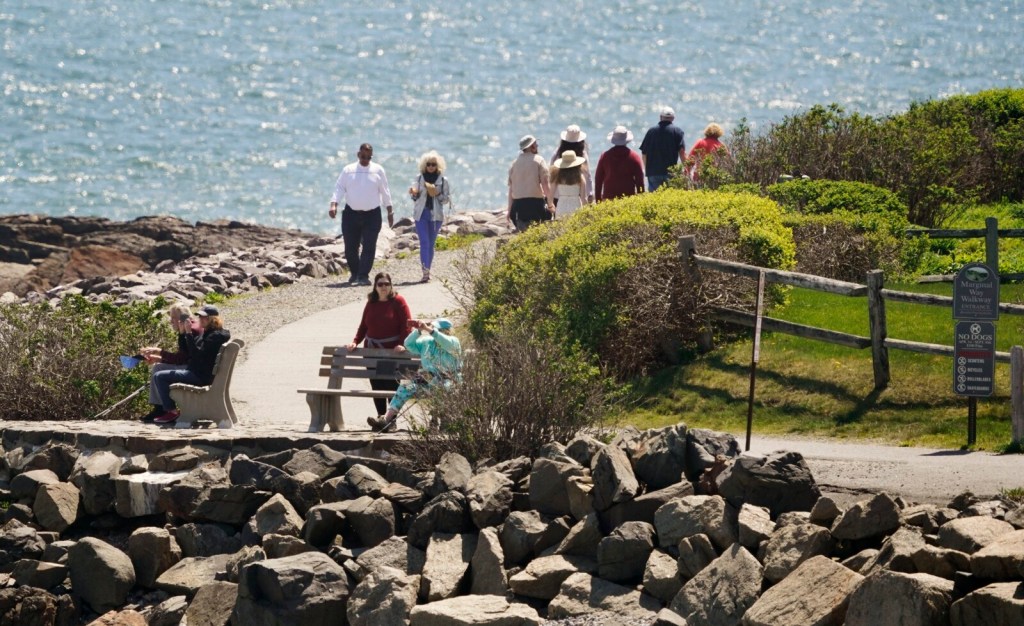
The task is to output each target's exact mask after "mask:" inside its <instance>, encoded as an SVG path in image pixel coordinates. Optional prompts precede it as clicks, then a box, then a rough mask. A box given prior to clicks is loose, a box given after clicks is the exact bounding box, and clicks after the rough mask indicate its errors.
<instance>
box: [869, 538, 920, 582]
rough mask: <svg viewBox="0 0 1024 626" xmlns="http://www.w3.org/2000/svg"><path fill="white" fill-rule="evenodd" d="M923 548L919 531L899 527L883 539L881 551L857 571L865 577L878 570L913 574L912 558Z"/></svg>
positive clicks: (913, 564)
mask: <svg viewBox="0 0 1024 626" xmlns="http://www.w3.org/2000/svg"><path fill="white" fill-rule="evenodd" d="M925 547H927V546H926V545H925V542H924V537H923V536H922V535H921V531H920V530H919V529H917V528H915V527H913V526H901V527H900V529H899V530H897V531H896V532H894V533H893V534H891V535H889V536H888V537H886V538H885V541H883V542H882V547H881V549H879V550H878V552H877V553H876V554H875V556H874V557H873V558H872V559H871V560H870V561H868V562H867V563H865V564H864V566H863V567H862V568H860V570H858V571H859V572H860V573H861V574H864V575H865V576H870V575H871V574H873V573H875V572H876V571H878V570H880V569H887V570H891V571H894V572H906V573H908V574H913V573H914V572H916V571H917V565H916V564H915V562H914V556H915V555H916V554H917V553H918V552H920V551H921V550H924V549H925Z"/></svg>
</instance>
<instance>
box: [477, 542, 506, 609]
mask: <svg viewBox="0 0 1024 626" xmlns="http://www.w3.org/2000/svg"><path fill="white" fill-rule="evenodd" d="M469 571H470V579H471V584H470V591H469V592H470V593H471V594H473V595H481V596H502V597H504V596H505V594H507V593H508V590H509V589H508V576H507V575H506V574H505V553H504V552H502V550H501V541H500V540H499V539H498V530H497V529H496V528H484V529H483V530H481V531H480V534H479V535H478V536H477V543H476V550H475V551H474V552H473V558H472V560H471V561H470V566H469Z"/></svg>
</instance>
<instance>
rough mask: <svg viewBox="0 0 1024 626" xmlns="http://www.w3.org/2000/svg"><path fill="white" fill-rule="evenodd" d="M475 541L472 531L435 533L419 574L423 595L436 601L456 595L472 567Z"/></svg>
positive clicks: (427, 599)
mask: <svg viewBox="0 0 1024 626" xmlns="http://www.w3.org/2000/svg"><path fill="white" fill-rule="evenodd" d="M476 544H477V537H476V535H475V534H472V533H465V534H460V535H452V534H442V533H438V534H435V535H433V536H432V537H431V538H430V543H429V544H428V545H427V559H426V561H425V562H424V564H423V574H422V576H420V598H422V599H423V600H425V601H427V602H436V601H438V600H445V599H447V598H451V597H453V596H455V595H457V594H458V592H459V589H460V588H461V587H462V584H463V580H464V579H465V578H466V572H467V571H469V564H470V561H472V560H473V553H474V552H475V551H476Z"/></svg>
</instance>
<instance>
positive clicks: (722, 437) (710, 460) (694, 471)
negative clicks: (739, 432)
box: [686, 428, 760, 504]
mask: <svg viewBox="0 0 1024 626" xmlns="http://www.w3.org/2000/svg"><path fill="white" fill-rule="evenodd" d="M719 454H721V455H723V456H725V457H726V458H729V459H732V458H735V457H738V456H739V455H740V442H739V441H737V440H736V438H735V437H733V436H732V435H729V434H726V433H719V432H715V431H713V430H707V429H704V428H691V429H689V430H688V431H686V478H687V479H688V480H689V481H691V482H693V481H696V480H697V479H698V478H700V475H701V474H703V473H704V470H706V469H710V468H711V467H713V466H714V465H715V457H716V456H717V455H719ZM755 504H760V503H755Z"/></svg>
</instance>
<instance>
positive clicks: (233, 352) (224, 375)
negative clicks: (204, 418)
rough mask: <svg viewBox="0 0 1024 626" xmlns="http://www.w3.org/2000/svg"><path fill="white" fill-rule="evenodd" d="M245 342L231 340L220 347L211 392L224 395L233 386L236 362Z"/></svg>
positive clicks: (214, 365) (214, 366)
mask: <svg viewBox="0 0 1024 626" xmlns="http://www.w3.org/2000/svg"><path fill="white" fill-rule="evenodd" d="M244 345H245V342H244V341H242V340H241V339H230V340H228V342H227V343H225V344H224V345H223V346H221V347H220V350H219V351H218V352H217V360H216V361H215V362H214V364H213V382H212V383H210V391H211V392H213V393H224V392H225V391H226V390H227V389H228V388H229V387H230V386H231V376H232V374H234V371H235V361H236V360H237V359H238V353H239V352H240V351H241V350H242V346H244Z"/></svg>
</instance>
